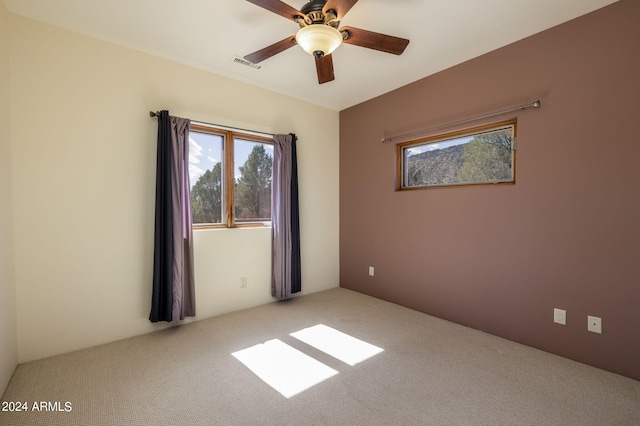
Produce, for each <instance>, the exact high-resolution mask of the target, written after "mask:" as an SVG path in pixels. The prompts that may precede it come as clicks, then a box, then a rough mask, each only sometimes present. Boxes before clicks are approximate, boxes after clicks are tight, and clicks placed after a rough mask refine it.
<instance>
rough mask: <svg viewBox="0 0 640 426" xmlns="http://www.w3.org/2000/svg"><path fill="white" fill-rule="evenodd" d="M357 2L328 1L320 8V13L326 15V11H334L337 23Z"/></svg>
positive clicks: (348, 0) (353, 0) (355, 0)
mask: <svg viewBox="0 0 640 426" xmlns="http://www.w3.org/2000/svg"><path fill="white" fill-rule="evenodd" d="M357 2H358V0H328V1H327V3H326V4H325V5H324V7H323V8H322V13H327V10H335V11H336V15H337V17H338V21H339V20H341V19H342V18H343V17H344V15H346V14H347V12H348V11H349V10H351V8H352V7H353V5H354V4H356V3H357Z"/></svg>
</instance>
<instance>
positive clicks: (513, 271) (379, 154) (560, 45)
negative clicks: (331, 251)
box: [340, 0, 640, 379]
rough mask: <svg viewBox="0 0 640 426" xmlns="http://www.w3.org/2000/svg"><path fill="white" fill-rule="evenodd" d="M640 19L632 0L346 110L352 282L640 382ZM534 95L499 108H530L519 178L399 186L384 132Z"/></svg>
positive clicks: (345, 224) (343, 197)
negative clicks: (599, 328)
mask: <svg viewBox="0 0 640 426" xmlns="http://www.w3.org/2000/svg"><path fill="white" fill-rule="evenodd" d="M639 17H640V2H638V1H636V0H622V1H620V2H617V3H614V4H613V5H611V6H608V7H605V8H603V9H601V10H598V11H596V12H594V13H591V14H588V15H585V16H583V17H580V18H578V19H576V20H574V21H570V22H568V23H565V24H563V25H560V26H558V27H556V28H552V29H550V30H548V31H544V32H542V33H540V34H537V35H534V36H532V37H530V38H527V39H525V40H522V41H520V42H517V43H514V44H512V45H509V46H507V47H504V48H502V49H499V50H496V51H494V52H491V53H489V54H487V55H484V56H481V57H479V58H476V59H473V60H471V61H468V62H466V63H463V64H461V65H459V66H456V67H453V68H451V69H448V70H445V71H443V72H441V73H439V74H436V75H433V76H431V77H428V78H425V79H423V80H420V81H417V82H415V83H413V84H410V85H408V86H406V87H403V88H401V89H398V90H396V91H394V92H391V93H388V94H386V95H384V96H381V97H379V98H376V99H372V100H370V101H368V102H364V103H363V104H361V105H357V106H355V107H353V108H350V109H347V110H345V111H342V112H341V113H340V165H341V167H340V176H341V179H340V254H341V257H340V271H341V273H340V279H341V285H342V286H344V287H347V288H350V289H354V290H358V291H362V292H364V293H368V294H371V295H374V296H378V297H381V298H383V299H387V300H390V301H393V302H396V303H400V304H403V305H406V306H409V307H412V308H415V309H419V310H421V311H424V312H427V313H430V314H433V315H437V316H440V317H443V318H446V319H449V320H452V321H455V322H458V323H461V324H465V325H468V326H471V327H473V328H477V329H480V330H484V331H487V332H489V333H492V334H497V335H499V336H503V337H506V338H508V339H511V340H515V341H518V342H522V343H525V344H527V345H530V346H534V347H538V348H541V349H544V350H547V351H550V352H553V353H557V354H560V355H563V356H566V357H568V358H572V359H576V360H579V361H582V362H585V363H588V364H591V365H595V366H598V367H601V368H605V369H609V370H611V371H614V372H617V373H620V374H625V375H627V376H630V377H633V378H635V379H640V362H639V361H640V338H639V336H640V315H638V308H639V305H638V303H639V301H640V285H639V282H640V281H639V279H638V254H640V223H639V221H638V218H639V217H640V198H639V197H638V188H639V187H640V172H639V170H640V168H639V167H638V159H639V158H640V143H638V128H637V126H636V124H637V122H638V117H640V102H638V94H639V93H640V91H639V89H640V86H639V80H638V76H640V49H639V48H638V40H640V25H638V18H639ZM536 99H540V100H541V101H542V108H541V109H540V110H529V111H525V112H519V113H512V114H507V115H505V116H501V117H496V118H495V120H496V121H499V120H504V119H509V118H512V117H517V118H518V144H517V146H518V149H517V159H516V163H517V167H516V184H515V185H499V186H491V185H489V186H477V187H457V188H444V189H429V190H419V191H404V192H395V191H394V185H395V166H396V163H395V158H396V152H395V146H394V145H393V144H392V143H377V142H376V141H379V140H380V138H381V137H383V136H385V135H386V134H387V132H400V133H401V132H402V131H405V130H406V131H408V130H411V129H417V128H420V127H423V128H425V127H427V128H428V127H430V126H435V125H438V124H443V123H447V122H452V121H455V120H460V119H464V118H467V117H470V116H473V115H481V114H486V113H490V112H492V111H497V110H499V109H501V108H505V107H510V106H516V105H520V104H524V103H527V102H531V101H534V100H536ZM478 124H480V123H471V124H470V125H469V126H473V125H478ZM447 130H455V129H454V128H451V129H447ZM368 266H374V267H375V276H374V277H369V276H368V273H367V271H368ZM553 308H562V309H566V311H567V325H566V326H560V325H557V324H554V323H553ZM588 315H592V316H598V317H601V318H602V320H603V334H601V335H599V334H593V333H590V332H588V331H587V316H588Z"/></svg>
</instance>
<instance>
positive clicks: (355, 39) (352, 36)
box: [340, 27, 409, 55]
mask: <svg viewBox="0 0 640 426" xmlns="http://www.w3.org/2000/svg"><path fill="white" fill-rule="evenodd" d="M345 31H346V32H347V33H348V35H347V37H346V38H345V39H344V41H343V42H344V43H347V44H354V45H356V46H361V47H366V48H368V49H375V50H379V51H381V52H387V53H393V54H394V55H400V54H402V52H404V49H405V48H406V47H407V45H408V44H409V40H407V39H406V38H400V37H394V36H390V35H386V34H380V33H374V32H372V31H367V30H361V29H359V28H353V27H342V28H340V32H341V33H343V34H344V32H345Z"/></svg>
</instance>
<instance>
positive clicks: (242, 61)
mask: <svg viewBox="0 0 640 426" xmlns="http://www.w3.org/2000/svg"><path fill="white" fill-rule="evenodd" d="M231 61H232V62H234V63H236V64H240V65H244V66H245V67H251V68H255V69H257V70H259V69H260V68H262V65H258V64H254V63H253V62H249V61H247V60H246V59H244V58H241V57H239V56H234V57H232V58H231Z"/></svg>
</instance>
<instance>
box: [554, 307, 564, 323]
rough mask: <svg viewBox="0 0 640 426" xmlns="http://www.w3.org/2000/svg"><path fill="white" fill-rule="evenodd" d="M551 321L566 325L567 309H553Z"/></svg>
mask: <svg viewBox="0 0 640 426" xmlns="http://www.w3.org/2000/svg"><path fill="white" fill-rule="evenodd" d="M553 322H555V323H556V324H562V325H567V311H565V310H564V309H558V308H554V309H553Z"/></svg>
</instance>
